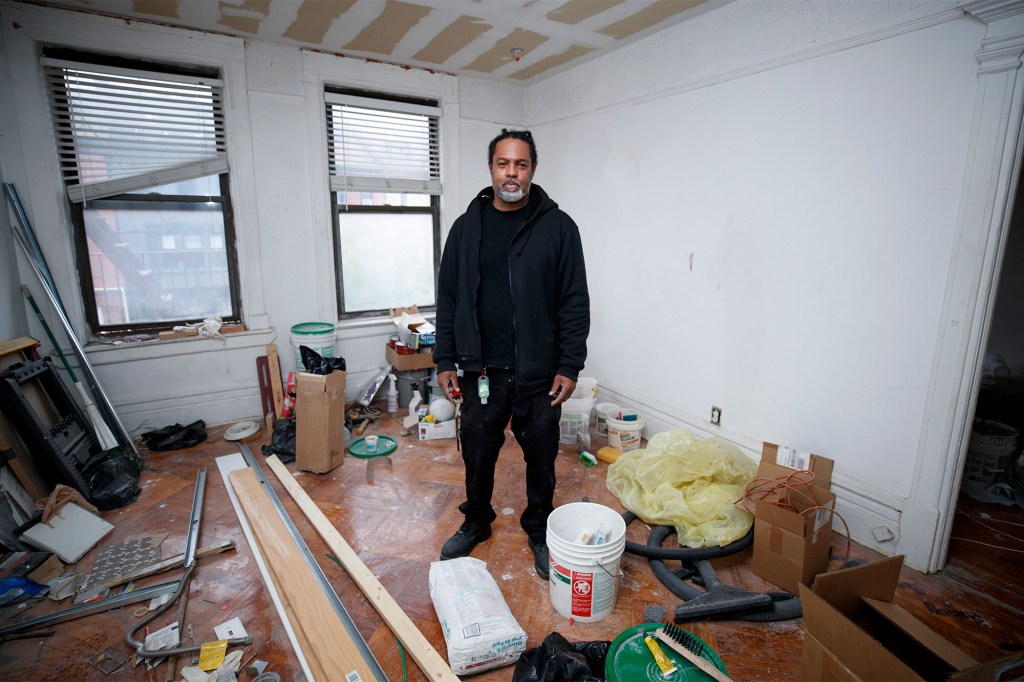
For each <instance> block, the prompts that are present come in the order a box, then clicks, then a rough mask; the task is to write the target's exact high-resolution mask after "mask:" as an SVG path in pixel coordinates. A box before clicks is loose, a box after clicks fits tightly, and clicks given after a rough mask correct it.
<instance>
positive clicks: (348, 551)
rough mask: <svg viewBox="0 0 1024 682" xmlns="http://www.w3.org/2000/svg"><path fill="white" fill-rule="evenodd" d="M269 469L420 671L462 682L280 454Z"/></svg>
mask: <svg viewBox="0 0 1024 682" xmlns="http://www.w3.org/2000/svg"><path fill="white" fill-rule="evenodd" d="M266 462H267V466H269V467H270V470H271V471H273V472H274V475H276V476H277V478H278V480H280V481H281V485H282V486H284V489H285V490H287V491H288V494H289V495H291V496H292V499H293V500H295V503H296V504H297V505H298V506H299V508H300V509H301V510H302V512H303V513H304V514H305V515H306V518H307V519H309V522H310V523H311V524H312V525H313V527H314V528H315V529H316V532H317V533H318V534H319V535H320V537H321V538H322V539H323V541H324V542H326V543H327V546H328V547H330V548H331V551H333V552H334V555H335V556H336V557H337V558H338V560H339V561H340V562H341V564H342V566H344V567H345V570H346V571H348V572H349V574H350V575H351V576H352V579H353V580H355V581H356V584H357V585H359V589H360V590H362V591H363V594H365V595H366V598H367V599H369V600H370V603H371V604H373V607H374V608H375V609H377V613H379V614H380V616H381V618H383V619H384V621H385V622H386V623H387V624H388V626H389V627H390V628H391V631H392V632H394V633H395V636H396V637H398V639H399V640H400V641H401V642H402V645H403V646H404V647H405V650H406V651H407V652H409V655H410V656H412V658H413V660H414V661H416V664H417V665H419V667H420V670H422V671H423V674H425V675H426V676H427V677H428V678H429V679H431V680H443V681H444V682H458V680H459V678H458V677H456V676H455V673H453V672H452V669H451V666H449V665H448V663H446V662H445V660H444V659H443V658H442V657H441V655H440V654H439V653H437V650H435V649H434V647H432V646H430V642H428V641H427V638H426V637H424V636H423V633H421V632H420V631H419V629H417V627H416V626H415V625H414V624H413V622H412V621H411V620H409V616H407V615H406V614H405V611H403V610H402V608H401V607H400V606H399V605H398V603H397V602H395V600H394V598H393V597H392V596H391V594H390V593H389V592H388V591H387V590H386V589H384V586H383V585H381V584H380V581H379V580H377V578H376V576H374V575H373V573H372V572H371V571H370V569H369V568H367V567H366V564H364V563H363V560H362V559H360V558H359V555H358V554H356V553H355V551H354V550H353V549H352V547H350V546H349V544H348V543H347V542H346V541H345V538H343V537H342V536H341V533H339V532H338V530H337V529H336V528H335V527H334V526H333V525H331V522H330V520H329V519H328V518H327V516H325V515H324V513H323V512H322V511H320V508H319V507H317V506H316V503H315V502H313V499H312V498H311V497H310V496H309V495H308V494H307V493H306V491H305V490H303V489H302V486H301V485H299V484H298V482H297V481H296V480H295V478H294V477H293V476H292V475H291V473H290V472H289V471H288V469H287V468H285V466H284V464H282V463H281V460H279V459H278V458H277V455H271V456H270V457H268V458H267V459H266Z"/></svg>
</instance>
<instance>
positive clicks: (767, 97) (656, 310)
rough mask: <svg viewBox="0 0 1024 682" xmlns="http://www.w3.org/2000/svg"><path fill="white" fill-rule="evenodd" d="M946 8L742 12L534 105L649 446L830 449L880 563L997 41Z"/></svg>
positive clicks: (617, 58)
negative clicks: (672, 440) (659, 437)
mask: <svg viewBox="0 0 1024 682" xmlns="http://www.w3.org/2000/svg"><path fill="white" fill-rule="evenodd" d="M950 8H952V3H921V4H917V5H914V6H913V7H910V6H909V5H908V4H901V5H897V4H896V3H852V4H850V3H847V4H843V5H841V6H840V5H839V4H838V3H824V2H821V3H801V4H800V5H799V6H793V5H786V4H783V3H773V2H735V3H731V4H729V5H727V6H725V7H723V8H719V9H717V10H714V11H712V12H709V13H708V14H705V15H703V16H702V17H700V18H698V19H696V20H694V21H692V22H688V23H686V24H683V25H680V26H677V27H674V28H673V29H669V30H666V31H663V32H661V33H659V34H656V35H654V36H652V37H650V38H648V39H646V40H644V41H641V42H639V43H637V44H635V45H634V46H630V47H627V48H625V49H622V50H619V51H617V52H615V53H612V54H610V55H606V56H604V57H601V58H599V59H596V60H594V61H592V62H589V63H587V64H585V65H583V66H581V67H578V68H576V69H574V70H571V71H569V72H566V73H564V74H559V75H557V76H555V77H553V78H551V79H548V80H546V81H544V82H542V83H540V84H538V85H535V86H532V87H530V88H529V89H528V97H527V99H528V103H527V112H528V116H529V124H530V126H531V128H532V129H533V130H534V133H535V136H536V139H537V143H538V145H539V147H540V155H541V164H540V167H539V170H538V174H537V177H536V181H537V182H538V183H539V184H541V185H543V186H544V187H545V188H546V189H547V190H548V191H549V192H550V193H551V194H552V195H553V196H554V198H555V199H556V200H557V201H558V202H559V203H560V204H561V206H562V207H563V208H565V209H566V210H567V211H568V212H569V213H570V214H571V215H572V216H573V217H574V218H575V219H576V221H577V222H578V223H579V225H580V227H581V230H582V233H583V240H584V250H585V252H586V256H587V265H588V279H589V282H590V287H591V296H592V299H593V306H592V308H593V328H592V332H591V342H590V355H589V359H588V362H587V368H586V370H585V371H586V373H587V374H590V375H593V376H596V377H598V379H599V380H600V383H601V388H600V389H599V390H600V392H601V393H602V394H603V396H604V397H606V398H608V399H611V400H613V401H618V402H625V403H627V404H631V405H633V406H634V407H637V408H639V409H640V411H641V412H643V413H645V415H646V416H647V422H648V429H647V432H648V435H650V433H652V432H656V431H659V430H662V429H664V428H669V427H672V426H687V427H690V428H692V429H694V430H696V431H697V432H698V433H701V434H710V433H715V434H720V435H722V436H724V437H726V438H729V439H730V440H733V441H734V442H736V443H738V444H739V445H741V446H742V447H744V448H745V449H746V451H747V452H748V453H749V454H751V455H752V456H755V457H756V456H758V454H759V450H760V444H761V442H763V441H766V440H767V441H773V442H778V443H783V444H786V445H789V446H792V447H796V448H799V449H802V450H807V451H812V452H817V453H820V454H823V455H825V456H828V457H830V458H832V459H834V460H835V461H836V474H835V484H834V486H833V488H834V489H835V490H837V491H838V492H839V494H840V498H841V499H840V510H841V512H842V513H843V514H844V515H845V516H846V517H847V519H848V520H849V521H850V522H851V526H853V532H854V536H855V537H856V538H857V539H858V540H861V541H865V542H867V543H868V544H871V545H874V546H876V547H878V548H879V549H882V550H883V551H887V552H895V551H909V548H912V547H913V546H914V543H915V542H916V540H915V539H914V538H908V539H906V540H904V539H903V538H902V537H901V532H902V530H901V528H902V525H901V514H902V511H903V509H904V507H905V506H906V505H907V500H908V498H910V497H911V495H912V494H913V488H914V482H915V476H916V472H917V471H918V468H919V467H920V466H921V462H920V461H919V452H921V451H922V449H923V448H922V445H921V444H922V424H923V423H925V421H926V409H927V404H928V396H929V389H930V386H931V385H932V382H933V380H934V378H935V377H934V375H933V364H934V363H933V360H934V359H935V353H936V348H937V339H938V338H939V337H940V319H941V315H942V312H943V302H944V297H945V295H946V289H947V280H948V278H949V276H950V263H951V261H952V260H953V259H954V255H955V254H954V242H955V240H956V234H957V230H958V224H959V220H960V207H961V202H962V199H963V196H962V194H963V187H964V182H965V174H966V172H967V166H966V164H967V159H968V150H969V147H970V145H971V135H972V117H973V115H974V109H975V93H976V90H977V89H978V62H977V61H976V59H975V53H976V51H977V50H978V48H979V45H980V44H981V41H982V38H983V37H984V36H985V26H984V25H983V24H982V23H981V22H979V21H977V20H976V19H974V18H973V17H965V16H964V15H963V14H962V12H960V11H957V10H955V9H952V10H950ZM947 10H950V11H947ZM712 405H715V406H718V407H721V408H722V410H723V417H722V426H721V427H714V426H711V425H710V424H709V422H708V419H709V416H710V411H711V406H712ZM944 454H945V453H940V452H935V453H931V455H930V456H933V457H941V456H944ZM920 456H921V457H924V456H929V455H928V454H927V453H925V454H922V455H920ZM837 527H840V528H841V526H839V524H837ZM879 540H880V541H879ZM929 540H930V537H929V538H928V539H925V540H924V542H925V543H927V542H928V541H929ZM914 561H916V563H917V565H919V566H920V565H922V564H923V563H924V562H923V561H922V560H921V557H920V556H916V557H915V559H914Z"/></svg>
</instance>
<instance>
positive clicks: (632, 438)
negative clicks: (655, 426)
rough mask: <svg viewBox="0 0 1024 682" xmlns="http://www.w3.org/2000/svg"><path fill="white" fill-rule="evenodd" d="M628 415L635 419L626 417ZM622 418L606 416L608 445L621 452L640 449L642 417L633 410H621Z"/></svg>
mask: <svg viewBox="0 0 1024 682" xmlns="http://www.w3.org/2000/svg"><path fill="white" fill-rule="evenodd" d="M628 416H634V417H636V419H635V420H631V419H626V417H628ZM622 417H623V418H622V419H616V418H615V417H612V416H610V415H609V416H608V418H607V422H608V445H610V446H611V447H613V448H618V449H619V450H622V451H623V452H629V451H630V450H638V449H640V438H641V436H642V435H643V432H644V418H643V417H641V416H640V415H638V414H636V413H635V412H625V411H624V412H623V413H622Z"/></svg>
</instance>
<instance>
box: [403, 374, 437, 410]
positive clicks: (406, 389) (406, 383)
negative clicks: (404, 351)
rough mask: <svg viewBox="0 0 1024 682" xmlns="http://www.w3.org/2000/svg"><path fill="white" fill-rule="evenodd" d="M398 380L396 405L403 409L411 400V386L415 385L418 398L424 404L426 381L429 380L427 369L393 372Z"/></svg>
mask: <svg viewBox="0 0 1024 682" xmlns="http://www.w3.org/2000/svg"><path fill="white" fill-rule="evenodd" d="M395 376H396V377H397V378H398V404H399V405H401V406H403V407H405V406H407V405H408V404H409V401H410V400H411V399H412V390H413V388H412V387H413V385H414V384H416V385H417V389H418V390H419V392H420V397H421V398H423V400H424V402H425V401H426V399H427V392H426V390H425V389H426V386H427V380H428V379H429V378H430V370H429V369H408V370H405V371H402V372H395Z"/></svg>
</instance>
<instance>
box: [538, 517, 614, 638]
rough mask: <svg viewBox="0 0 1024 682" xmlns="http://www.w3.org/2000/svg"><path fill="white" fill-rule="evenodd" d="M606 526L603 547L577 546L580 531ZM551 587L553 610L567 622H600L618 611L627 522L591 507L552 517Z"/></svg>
mask: <svg viewBox="0 0 1024 682" xmlns="http://www.w3.org/2000/svg"><path fill="white" fill-rule="evenodd" d="M601 527H604V528H605V529H607V530H608V531H609V532H608V541H607V542H605V543H604V544H601V545H586V544H581V543H578V542H576V539H577V538H578V537H579V535H580V533H581V531H584V530H591V531H594V530H596V529H598V528H601ZM547 542H548V559H549V560H550V562H551V569H550V575H549V578H548V586H549V589H550V592H551V605H552V606H554V607H555V611H558V613H560V614H562V615H563V616H565V617H566V618H573V619H574V620H577V621H580V622H582V623H590V622H593V621H598V620H601V619H602V618H604V617H605V616H607V615H608V614H609V613H611V612H612V611H613V610H614V609H615V600H616V599H617V598H618V590H619V561H620V560H621V559H622V551H623V550H624V549H625V547H626V522H625V521H623V520H622V516H620V515H619V514H618V513H617V512H616V511H615V510H613V509H609V508H608V507H605V506H603V505H600V504H593V503H591V502H572V503H570V504H565V505H562V506H561V507H558V508H557V509H555V510H554V511H553V512H551V515H550V516H548V529H547Z"/></svg>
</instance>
